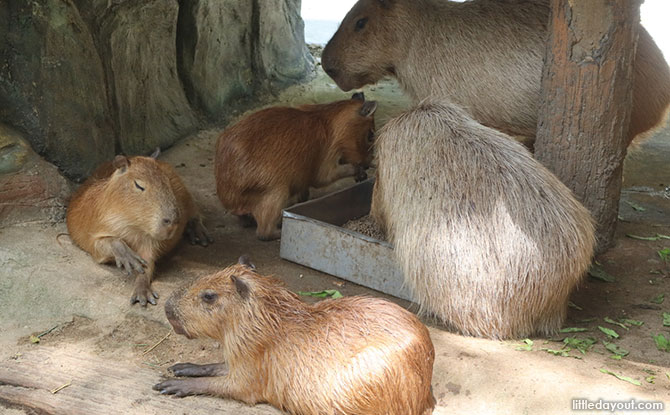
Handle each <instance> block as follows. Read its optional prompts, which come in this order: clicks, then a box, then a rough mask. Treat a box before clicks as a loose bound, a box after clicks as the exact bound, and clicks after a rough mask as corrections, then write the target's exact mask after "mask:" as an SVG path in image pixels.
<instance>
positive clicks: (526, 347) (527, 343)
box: [516, 339, 533, 351]
mask: <svg viewBox="0 0 670 415" xmlns="http://www.w3.org/2000/svg"><path fill="white" fill-rule="evenodd" d="M523 342H524V343H525V344H520V345H519V347H517V348H516V350H523V351H531V350H533V341H532V340H531V339H524V340H523Z"/></svg>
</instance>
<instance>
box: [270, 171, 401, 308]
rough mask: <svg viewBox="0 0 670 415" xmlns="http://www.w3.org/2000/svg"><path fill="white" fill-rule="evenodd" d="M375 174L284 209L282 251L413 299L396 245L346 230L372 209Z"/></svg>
mask: <svg viewBox="0 0 670 415" xmlns="http://www.w3.org/2000/svg"><path fill="white" fill-rule="evenodd" d="M373 185H374V179H368V180H365V181H363V182H361V183H358V184H356V185H354V186H352V187H349V188H346V189H343V190H340V191H338V192H335V193H331V194H329V195H326V196H323V197H321V198H318V199H314V200H310V201H307V202H305V203H301V204H298V205H294V206H292V207H290V208H288V209H286V210H284V212H283V216H282V232H281V244H280V251H279V255H280V256H281V257H282V258H283V259H286V260H289V261H291V262H295V263H298V264H301V265H305V266H307V267H310V268H313V269H316V270H319V271H322V272H325V273H328V274H331V275H334V276H336V277H339V278H342V279H344V280H347V281H351V282H353V283H356V284H359V285H363V286H365V287H368V288H372V289H373V290H377V291H381V292H383V293H385V294H389V295H392V296H395V297H398V298H402V299H404V300H410V298H411V297H410V292H409V289H408V288H407V287H406V286H405V285H404V283H403V276H402V272H401V271H400V269H399V268H398V266H397V265H396V263H395V260H394V255H393V247H392V246H391V244H389V243H388V242H386V241H380V240H378V239H374V238H371V237H369V236H367V235H363V234H361V233H358V232H355V231H352V230H349V229H344V228H342V225H343V224H345V223H346V222H347V221H349V220H352V219H358V218H360V217H362V216H365V215H367V214H368V213H370V203H371V201H372V187H373Z"/></svg>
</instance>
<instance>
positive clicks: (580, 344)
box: [563, 337, 596, 354]
mask: <svg viewBox="0 0 670 415" xmlns="http://www.w3.org/2000/svg"><path fill="white" fill-rule="evenodd" d="M563 343H565V345H566V346H569V347H572V348H575V349H577V350H579V351H580V352H581V353H582V354H586V352H587V351H589V349H591V347H593V345H594V344H595V343H596V339H595V338H593V337H587V338H585V339H578V338H576V337H566V338H565V339H563Z"/></svg>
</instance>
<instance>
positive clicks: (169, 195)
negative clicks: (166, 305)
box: [67, 151, 212, 306]
mask: <svg viewBox="0 0 670 415" xmlns="http://www.w3.org/2000/svg"><path fill="white" fill-rule="evenodd" d="M158 155H159V151H156V152H155V153H154V154H153V155H152V156H151V157H139V156H138V157H131V158H127V157H125V156H116V158H114V161H113V162H108V163H104V164H102V165H101V166H100V167H98V169H97V170H96V171H95V172H94V173H93V175H92V176H91V177H90V178H89V179H88V180H86V182H84V184H82V185H81V187H80V188H79V189H78V190H77V192H76V193H75V195H74V196H73V197H72V200H71V201H70V204H69V206H68V210H67V228H68V231H69V233H70V237H71V238H72V241H73V242H74V243H75V244H77V245H78V246H79V247H80V248H81V249H83V250H84V251H86V252H88V253H89V254H91V256H92V257H93V259H95V260H96V261H97V262H98V263H106V262H113V261H114V262H116V266H117V267H119V268H121V267H123V268H124V269H125V271H126V273H127V274H128V275H131V274H132V273H137V277H136V280H135V290H134V292H133V294H132V296H131V297H130V303H131V304H134V303H140V304H141V305H142V306H146V305H147V302H149V303H151V304H154V305H155V304H156V298H158V294H156V292H154V291H153V290H152V289H151V279H152V276H153V272H154V266H155V265H154V263H155V261H156V260H157V259H158V258H159V257H160V256H161V255H162V254H164V253H166V252H168V251H170V250H171V249H172V248H174V246H175V245H177V242H179V239H180V238H181V237H182V235H183V234H184V230H186V231H187V233H188V236H189V238H190V239H191V243H200V244H201V245H203V246H207V245H208V244H209V243H210V242H211V241H212V240H211V238H210V237H209V236H208V235H207V232H206V230H205V228H204V226H203V225H202V221H201V219H200V216H199V215H198V211H197V209H196V206H195V204H194V203H193V199H192V198H191V195H190V194H189V192H188V190H187V189H186V187H185V186H184V184H183V183H182V181H181V179H180V178H179V176H177V173H176V172H175V171H174V169H173V168H172V166H170V165H169V164H167V163H164V162H162V161H159V160H156V157H158Z"/></svg>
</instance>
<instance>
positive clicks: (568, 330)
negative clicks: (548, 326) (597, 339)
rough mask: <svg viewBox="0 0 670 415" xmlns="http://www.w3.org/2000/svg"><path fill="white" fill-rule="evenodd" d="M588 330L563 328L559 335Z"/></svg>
mask: <svg viewBox="0 0 670 415" xmlns="http://www.w3.org/2000/svg"><path fill="white" fill-rule="evenodd" d="M588 330H589V329H587V328H584V327H565V328H562V329H561V330H560V332H561V333H581V332H583V331H588Z"/></svg>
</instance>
